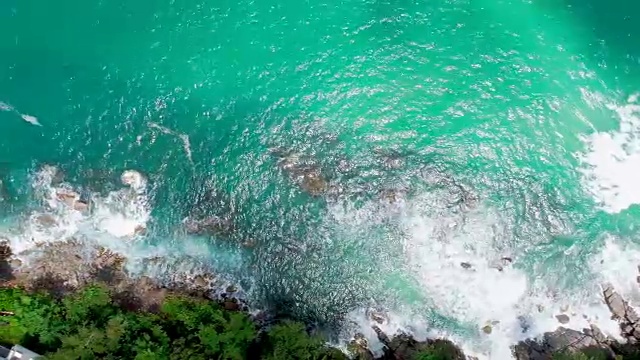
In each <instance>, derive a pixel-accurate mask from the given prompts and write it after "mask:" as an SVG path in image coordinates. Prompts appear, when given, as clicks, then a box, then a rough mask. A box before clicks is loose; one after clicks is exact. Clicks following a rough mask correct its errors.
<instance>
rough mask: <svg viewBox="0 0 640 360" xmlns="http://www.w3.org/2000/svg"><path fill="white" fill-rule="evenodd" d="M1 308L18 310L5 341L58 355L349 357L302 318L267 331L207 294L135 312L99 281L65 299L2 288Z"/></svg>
mask: <svg viewBox="0 0 640 360" xmlns="http://www.w3.org/2000/svg"><path fill="white" fill-rule="evenodd" d="M0 307H1V308H0V310H2V311H6V312H10V313H13V315H10V316H3V317H2V320H3V321H4V322H5V324H4V326H0V342H2V343H4V344H5V345H12V344H15V343H20V344H22V345H24V346H26V347H28V348H30V349H32V350H34V351H36V352H39V353H41V354H46V358H47V359H51V360H58V359H59V360H71V359H136V360H147V359H149V360H152V359H153V360H156V359H172V360H173V359H175V360H192V359H193V360H200V359H202V360H205V359H229V360H235V359H269V360H280V359H283V360H284V359H301V360H316V359H317V360H338V359H346V357H345V356H344V355H343V354H342V353H340V352H336V351H334V350H333V349H331V348H329V347H327V346H326V345H325V342H324V341H322V339H320V338H318V337H314V336H310V335H308V334H307V332H306V331H305V329H304V326H303V325H302V324H299V323H295V322H284V323H282V324H279V325H276V326H273V327H272V328H271V329H270V330H269V331H268V332H266V333H265V334H259V332H258V329H256V327H255V325H254V324H253V322H252V321H251V319H250V318H249V317H248V315H247V314H245V313H243V312H237V311H227V310H224V309H222V308H221V307H220V306H218V305H217V304H216V303H214V302H212V301H206V300H203V299H194V298H187V297H180V296H175V297H170V298H168V299H166V300H165V302H164V303H163V304H162V306H161V308H160V309H159V310H158V311H157V312H156V313H149V312H133V311H127V310H124V309H121V308H120V307H118V306H117V305H115V303H114V302H113V299H112V297H111V293H110V292H109V290H108V289H107V288H106V287H102V286H99V285H96V286H91V287H88V288H86V289H84V290H82V291H79V292H77V293H75V294H71V295H68V296H67V297H65V298H64V299H63V300H57V299H54V298H52V297H50V296H48V295H45V294H27V293H25V292H24V291H22V290H18V289H0Z"/></svg>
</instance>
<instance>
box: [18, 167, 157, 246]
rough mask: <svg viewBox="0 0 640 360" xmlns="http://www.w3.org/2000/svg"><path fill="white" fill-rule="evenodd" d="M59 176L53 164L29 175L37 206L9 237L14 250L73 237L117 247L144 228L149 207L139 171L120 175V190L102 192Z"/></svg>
mask: <svg viewBox="0 0 640 360" xmlns="http://www.w3.org/2000/svg"><path fill="white" fill-rule="evenodd" d="M60 177H61V174H60V172H59V170H58V169H57V168H56V167H54V166H44V167H43V168H42V169H41V170H40V171H38V172H36V173H35V174H34V175H33V176H32V179H31V183H32V189H33V194H34V196H35V198H36V201H38V202H40V203H41V204H42V205H41V206H38V207H36V208H35V209H34V210H33V211H31V212H30V213H29V215H28V218H27V219H26V221H21V222H20V227H19V228H18V229H15V230H14V231H12V233H13V234H12V236H9V239H10V240H11V247H12V249H13V250H14V252H16V253H21V252H25V251H29V250H33V249H35V248H37V247H40V246H42V245H47V244H52V243H55V242H59V241H66V240H69V239H74V238H78V237H90V238H91V239H92V240H95V241H97V242H98V243H100V245H102V246H105V247H107V248H121V247H122V244H123V242H125V241H127V240H133V239H134V238H135V237H136V236H137V235H139V234H140V233H142V232H143V231H144V230H145V229H146V227H147V222H148V221H149V220H150V214H151V206H150V202H149V198H148V195H147V193H146V180H145V179H144V177H143V176H142V175H141V174H140V173H138V172H135V171H132V170H129V171H126V172H125V173H123V176H122V182H123V185H124V186H123V188H122V189H120V190H117V191H111V192H109V193H108V194H107V195H106V196H100V195H99V194H96V193H90V192H83V191H81V190H80V189H76V188H74V187H73V186H72V184H69V183H65V182H62V181H61V179H60Z"/></svg>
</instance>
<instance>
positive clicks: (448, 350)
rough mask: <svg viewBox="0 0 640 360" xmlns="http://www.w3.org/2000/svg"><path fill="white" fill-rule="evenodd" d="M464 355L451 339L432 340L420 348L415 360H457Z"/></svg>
mask: <svg viewBox="0 0 640 360" xmlns="http://www.w3.org/2000/svg"><path fill="white" fill-rule="evenodd" d="M465 358H466V357H465V356H464V354H463V353H462V351H461V350H460V348H458V347H457V346H455V345H454V344H453V343H452V342H451V341H447V340H434V341H431V342H430V343H429V344H428V345H427V346H426V347H424V348H423V349H421V350H420V351H419V352H418V353H417V354H416V357H415V360H458V359H465Z"/></svg>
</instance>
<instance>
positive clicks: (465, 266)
mask: <svg viewBox="0 0 640 360" xmlns="http://www.w3.org/2000/svg"><path fill="white" fill-rule="evenodd" d="M460 266H462V267H463V268H464V269H471V268H472V267H473V266H472V265H471V264H470V263H468V262H461V263H460Z"/></svg>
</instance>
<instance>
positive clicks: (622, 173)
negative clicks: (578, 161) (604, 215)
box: [581, 95, 640, 213]
mask: <svg viewBox="0 0 640 360" xmlns="http://www.w3.org/2000/svg"><path fill="white" fill-rule="evenodd" d="M607 107H608V108H609V109H610V110H611V111H612V112H613V113H614V114H615V115H616V116H617V118H618V119H619V122H620V126H619V128H618V129H617V130H615V131H608V132H596V133H594V134H592V135H590V136H588V137H586V138H585V142H586V144H587V147H588V151H587V152H586V154H584V155H583V156H582V157H581V158H582V161H583V163H584V164H585V169H584V170H583V173H584V183H585V187H586V188H587V189H588V191H589V192H591V193H592V194H593V196H594V197H595V199H596V200H597V201H598V202H599V203H600V204H601V206H602V208H603V209H604V210H605V211H607V212H610V213H618V212H620V211H623V210H625V209H627V208H629V207H630V206H631V205H633V204H639V203H640V191H638V184H640V104H638V95H632V96H630V97H629V98H628V99H627V103H625V104H609V105H607Z"/></svg>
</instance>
